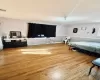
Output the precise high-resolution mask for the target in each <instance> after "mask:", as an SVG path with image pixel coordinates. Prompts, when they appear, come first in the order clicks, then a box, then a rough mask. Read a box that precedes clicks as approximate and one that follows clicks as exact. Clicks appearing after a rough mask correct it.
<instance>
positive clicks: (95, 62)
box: [88, 58, 100, 75]
mask: <svg viewBox="0 0 100 80" xmlns="http://www.w3.org/2000/svg"><path fill="white" fill-rule="evenodd" d="M92 64H93V66H92V67H91V68H90V71H89V74H88V75H90V74H91V70H92V69H93V68H94V67H95V66H97V67H98V69H99V67H100V58H98V59H96V60H93V61H92Z"/></svg>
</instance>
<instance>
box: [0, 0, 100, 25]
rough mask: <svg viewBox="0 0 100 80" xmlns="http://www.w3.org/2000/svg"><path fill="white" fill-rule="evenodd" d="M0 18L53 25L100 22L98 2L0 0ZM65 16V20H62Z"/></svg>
mask: <svg viewBox="0 0 100 80" xmlns="http://www.w3.org/2000/svg"><path fill="white" fill-rule="evenodd" d="M0 8H1V9H6V10H7V11H6V12H0V17H8V18H14V19H24V20H35V21H36V20H37V21H48V22H55V23H91V22H100V17H99V16H100V0H0ZM64 16H66V17H67V18H66V20H65V19H64Z"/></svg>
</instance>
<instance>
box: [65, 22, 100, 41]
mask: <svg viewBox="0 0 100 80" xmlns="http://www.w3.org/2000/svg"><path fill="white" fill-rule="evenodd" d="M73 28H78V32H77V33H73ZM82 28H86V30H84V29H83V30H82ZM93 28H95V29H96V32H95V33H94V34H92V29H93ZM99 28H100V24H98V23H96V24H73V25H68V26H67V36H71V37H72V38H77V40H78V39H79V38H82V39H83V38H85V39H90V40H92V39H93V40H94V39H100V36H97V34H98V31H99ZM94 41H95V40H94Z"/></svg>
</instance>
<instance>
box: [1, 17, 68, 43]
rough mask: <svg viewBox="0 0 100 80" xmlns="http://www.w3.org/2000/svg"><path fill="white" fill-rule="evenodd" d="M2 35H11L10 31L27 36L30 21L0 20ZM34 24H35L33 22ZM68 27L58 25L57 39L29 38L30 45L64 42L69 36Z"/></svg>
mask: <svg viewBox="0 0 100 80" xmlns="http://www.w3.org/2000/svg"><path fill="white" fill-rule="evenodd" d="M0 23H1V25H0V35H1V36H2V35H9V32H10V31H21V32H22V35H23V36H27V31H28V25H27V23H28V21H24V20H17V19H9V18H0ZM33 23H34V22H33ZM66 29H67V27H65V26H63V25H57V27H56V37H55V38H44V39H43V38H42V39H41V38H40V39H39V38H29V39H28V45H34V44H35V45H36V44H48V43H55V42H62V40H63V39H64V38H65V36H66V35H67V32H66Z"/></svg>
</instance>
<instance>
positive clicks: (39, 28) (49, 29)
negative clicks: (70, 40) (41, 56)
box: [28, 23, 56, 38]
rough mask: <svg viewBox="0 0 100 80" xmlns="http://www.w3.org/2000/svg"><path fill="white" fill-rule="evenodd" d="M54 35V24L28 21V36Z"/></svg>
mask: <svg viewBox="0 0 100 80" xmlns="http://www.w3.org/2000/svg"><path fill="white" fill-rule="evenodd" d="M35 37H56V25H47V24H37V23H28V38H35Z"/></svg>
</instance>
